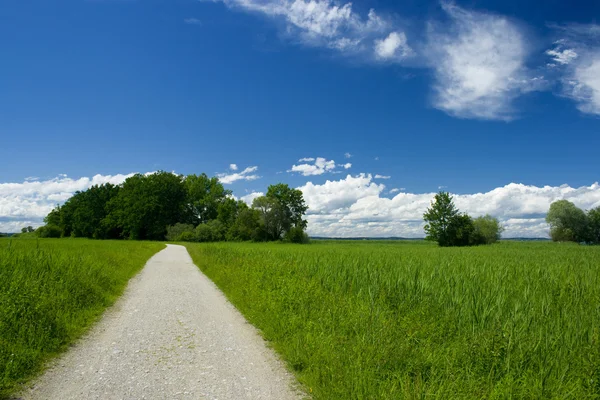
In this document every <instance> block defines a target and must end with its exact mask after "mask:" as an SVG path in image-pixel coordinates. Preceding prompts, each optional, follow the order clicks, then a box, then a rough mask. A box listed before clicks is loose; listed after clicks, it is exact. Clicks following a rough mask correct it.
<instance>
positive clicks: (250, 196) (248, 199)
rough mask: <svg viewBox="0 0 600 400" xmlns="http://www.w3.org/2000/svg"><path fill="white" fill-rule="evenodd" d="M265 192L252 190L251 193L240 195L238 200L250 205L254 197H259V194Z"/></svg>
mask: <svg viewBox="0 0 600 400" xmlns="http://www.w3.org/2000/svg"><path fill="white" fill-rule="evenodd" d="M264 195H265V194H264V193H263V192H252V193H248V194H247V195H245V196H242V197H240V200H242V201H243V202H244V203H246V204H248V205H249V206H251V205H252V202H253V201H254V199H255V198H257V197H260V196H264Z"/></svg>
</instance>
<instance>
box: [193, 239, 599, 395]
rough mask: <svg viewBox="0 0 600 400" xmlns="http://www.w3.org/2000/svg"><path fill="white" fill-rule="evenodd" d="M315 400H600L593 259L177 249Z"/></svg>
mask: <svg viewBox="0 0 600 400" xmlns="http://www.w3.org/2000/svg"><path fill="white" fill-rule="evenodd" d="M186 246H187V247H188V249H189V251H190V254H191V255H192V258H193V259H194V261H195V262H196V264H197V265H198V266H199V267H200V268H201V269H202V270H203V271H204V272H205V273H206V274H207V275H208V276H209V277H210V278H211V279H213V280H214V281H215V283H216V284H217V285H218V286H220V287H221V289H222V290H223V291H224V292H225V293H226V295H227V296H228V297H229V299H230V300H231V301H232V302H233V303H234V304H235V305H236V306H237V307H238V309H240V311H241V312H242V313H243V314H245V315H246V317H247V318H248V319H249V320H250V322H251V323H253V324H254V325H256V326H257V327H258V328H260V329H261V330H262V332H263V335H264V337H265V338H266V339H267V340H269V341H271V343H272V345H273V347H274V348H275V349H276V350H277V351H278V352H280V353H281V355H282V356H283V358H284V359H285V360H286V361H287V363H288V364H289V366H290V367H291V368H292V369H293V370H294V371H295V372H296V374H297V376H298V378H299V380H300V381H301V382H303V383H304V384H305V385H306V386H307V387H308V388H309V391H311V392H312V393H313V395H314V397H315V398H316V399H399V398H402V399H424V398H437V399H469V398H471V399H481V398H488V399H497V398H498V399H499V398H514V399H539V398H557V399H558V398H560V399H595V398H600V342H599V340H600V248H599V247H583V246H577V245H570V244H555V243H515V242H513V243H511V242H503V243H499V244H496V245H493V246H485V247H474V248H437V247H435V246H431V245H426V244H416V243H415V244H413V243H399V242H396V243H373V242H368V243H360V242H351V243H347V242H344V243H331V242H325V243H317V244H313V245H309V246H294V245H280V244H279V245H277V244H272V245H255V244H225V243H224V244H187V245H186Z"/></svg>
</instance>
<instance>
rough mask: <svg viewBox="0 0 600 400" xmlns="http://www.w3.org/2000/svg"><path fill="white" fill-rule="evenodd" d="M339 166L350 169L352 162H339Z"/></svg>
mask: <svg viewBox="0 0 600 400" xmlns="http://www.w3.org/2000/svg"><path fill="white" fill-rule="evenodd" d="M340 166H341V167H343V168H344V169H350V168H352V163H346V164H340Z"/></svg>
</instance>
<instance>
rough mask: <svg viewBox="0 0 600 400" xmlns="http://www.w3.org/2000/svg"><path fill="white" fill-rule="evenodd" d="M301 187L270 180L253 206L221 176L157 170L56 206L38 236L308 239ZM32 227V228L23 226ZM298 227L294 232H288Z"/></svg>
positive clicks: (89, 191) (204, 239)
mask: <svg viewBox="0 0 600 400" xmlns="http://www.w3.org/2000/svg"><path fill="white" fill-rule="evenodd" d="M307 209H308V207H307V206H306V204H305V202H304V198H303V197H302V192H301V191H300V190H297V189H292V188H290V187H289V186H288V185H285V184H277V185H271V186H269V188H268V191H267V194H266V195H265V196H262V197H259V198H258V199H256V200H255V203H254V204H253V206H252V208H250V207H249V206H248V205H247V204H246V203H244V202H243V201H241V200H236V199H235V198H233V196H232V194H231V191H230V190H226V189H225V188H224V187H223V185H222V184H221V183H220V182H219V180H218V178H216V177H213V178H210V177H208V176H207V175H206V174H200V175H188V176H183V175H176V174H173V173H170V172H165V171H158V172H156V173H153V174H148V175H142V174H136V175H134V176H131V177H129V178H127V179H126V180H125V181H124V182H123V183H122V184H121V185H112V184H104V185H96V186H92V187H91V188H89V189H88V190H85V191H81V192H76V193H75V195H74V196H72V197H71V198H70V199H68V200H67V201H66V202H65V203H64V204H63V205H62V206H57V207H56V208H54V209H53V210H52V211H51V212H50V213H49V214H48V215H47V216H46V218H45V219H44V221H45V222H46V226H44V227H41V228H38V231H37V234H38V236H41V237H57V236H62V237H66V236H73V237H87V238H94V239H120V238H122V239H135V240H164V239H165V237H166V238H167V239H168V240H189V241H220V240H255V241H265V240H282V239H286V240H289V241H298V242H305V241H306V240H307V236H306V234H305V233H304V229H305V228H306V221H305V220H304V219H303V216H304V214H305V212H306V210H307ZM25 229H27V228H25ZM292 229H294V230H293V233H290V232H291V231H292Z"/></svg>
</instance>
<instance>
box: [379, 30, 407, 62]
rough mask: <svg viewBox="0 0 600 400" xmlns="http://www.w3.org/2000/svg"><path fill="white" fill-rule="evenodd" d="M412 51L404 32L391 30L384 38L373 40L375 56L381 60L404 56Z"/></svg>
mask: <svg viewBox="0 0 600 400" xmlns="http://www.w3.org/2000/svg"><path fill="white" fill-rule="evenodd" d="M412 52H413V51H412V49H411V48H410V47H409V46H408V45H407V43H406V34H405V33H404V32H392V33H390V34H389V35H388V37H386V38H385V39H377V40H375V56H376V57H377V58H378V59H381V60H390V59H394V58H405V57H407V56H408V55H410V54H412Z"/></svg>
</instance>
